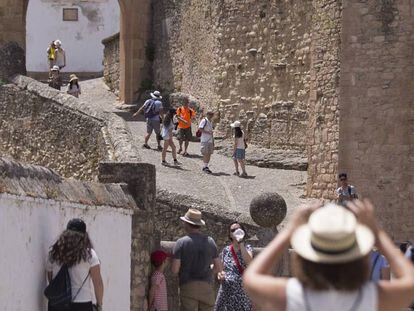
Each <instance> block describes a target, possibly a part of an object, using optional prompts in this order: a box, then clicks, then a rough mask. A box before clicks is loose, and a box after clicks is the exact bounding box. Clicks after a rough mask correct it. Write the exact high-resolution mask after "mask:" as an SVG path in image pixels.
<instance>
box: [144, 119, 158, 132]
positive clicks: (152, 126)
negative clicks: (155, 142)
mask: <svg viewBox="0 0 414 311" xmlns="http://www.w3.org/2000/svg"><path fill="white" fill-rule="evenodd" d="M152 131H154V132H155V134H157V135H160V131H161V123H160V120H150V119H147V133H148V134H151V133H152Z"/></svg>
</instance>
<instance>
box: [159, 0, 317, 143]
mask: <svg viewBox="0 0 414 311" xmlns="http://www.w3.org/2000/svg"><path fill="white" fill-rule="evenodd" d="M312 11H313V8H312V5H311V1H305V2H300V3H294V2H292V1H279V0H273V1H247V2H236V1H225V2H223V1H218V0H213V1H192V2H191V3H190V2H189V1H177V2H174V4H173V3H172V2H170V1H167V0H158V1H155V3H154V12H155V14H154V43H155V62H154V76H155V84H156V85H159V86H160V87H161V88H163V89H166V90H167V91H170V92H172V91H177V90H178V91H183V92H185V93H189V94H192V95H194V96H195V97H197V98H199V99H200V101H201V104H202V106H204V107H208V108H210V109H213V110H216V111H219V112H220V117H221V118H220V124H219V127H218V129H219V131H221V132H223V133H224V134H227V135H228V134H230V128H229V123H230V121H234V120H235V119H240V120H241V121H242V123H243V125H244V126H245V127H247V129H248V131H249V134H250V139H251V140H252V141H254V142H255V143H256V144H258V145H259V146H263V147H267V148H274V149H295V150H301V151H304V150H305V149H306V135H305V133H306V128H307V119H308V113H307V105H308V95H309V82H310V75H309V69H310V35H311V34H310V29H311V16H312Z"/></svg>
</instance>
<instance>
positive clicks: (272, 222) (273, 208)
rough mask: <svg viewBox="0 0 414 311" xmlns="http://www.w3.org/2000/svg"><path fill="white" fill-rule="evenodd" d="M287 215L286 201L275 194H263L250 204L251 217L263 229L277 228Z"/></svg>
mask: <svg viewBox="0 0 414 311" xmlns="http://www.w3.org/2000/svg"><path fill="white" fill-rule="evenodd" d="M286 213H287V206H286V201H285V199H283V198H282V196H281V195H279V194H277V193H275V192H266V193H262V194H260V195H258V196H256V197H255V198H253V200H252V201H251V203H250V216H251V217H252V219H253V221H254V222H255V223H257V224H258V225H259V226H261V227H265V228H276V226H277V225H279V224H280V223H281V222H282V221H283V219H285V217H286Z"/></svg>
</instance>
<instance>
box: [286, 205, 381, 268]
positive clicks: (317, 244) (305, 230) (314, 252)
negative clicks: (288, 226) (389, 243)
mask: <svg viewBox="0 0 414 311" xmlns="http://www.w3.org/2000/svg"><path fill="white" fill-rule="evenodd" d="M374 242H375V238H374V234H373V233H372V231H371V230H370V229H369V228H368V227H367V226H365V225H361V224H359V223H358V222H357V219H356V218H355V216H354V214H352V213H351V212H350V211H348V210H347V209H345V208H343V207H341V206H338V205H335V204H328V205H327V206H325V207H322V208H320V209H318V210H316V211H315V212H314V213H313V214H312V215H311V216H310V218H309V221H308V223H307V224H305V225H302V226H300V227H299V228H297V229H296V230H295V232H294V233H293V236H292V238H291V244H292V247H293V249H294V250H295V251H296V253H297V254H298V255H300V256H301V257H303V258H305V259H307V260H309V261H312V262H318V263H330V264H334V263H346V262H350V261H353V260H356V259H358V258H361V257H364V256H365V255H367V254H368V253H369V252H370V251H371V250H372V248H373V246H374Z"/></svg>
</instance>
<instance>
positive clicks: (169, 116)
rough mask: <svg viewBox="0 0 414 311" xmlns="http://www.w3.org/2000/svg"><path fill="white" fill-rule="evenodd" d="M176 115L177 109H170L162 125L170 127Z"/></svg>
mask: <svg viewBox="0 0 414 311" xmlns="http://www.w3.org/2000/svg"><path fill="white" fill-rule="evenodd" d="M175 114H176V110H175V109H172V108H171V109H170V110H168V113H167V115H166V116H165V117H164V120H163V121H162V124H163V125H164V126H165V127H167V126H169V125H170V123H171V121H172V119H173V118H174V115H175Z"/></svg>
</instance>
